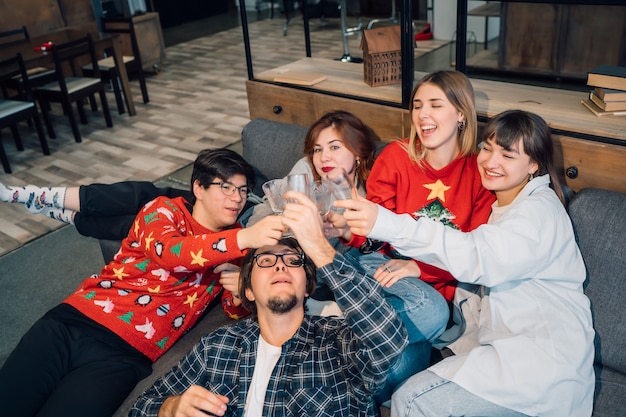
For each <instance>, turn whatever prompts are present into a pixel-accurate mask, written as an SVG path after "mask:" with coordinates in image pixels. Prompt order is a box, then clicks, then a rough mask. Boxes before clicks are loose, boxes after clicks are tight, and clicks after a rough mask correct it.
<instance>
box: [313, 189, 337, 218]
mask: <svg viewBox="0 0 626 417" xmlns="http://www.w3.org/2000/svg"><path fill="white" fill-rule="evenodd" d="M313 199H314V200H315V204H316V205H317V209H318V210H319V212H320V215H321V216H322V218H325V217H326V215H327V214H328V212H329V211H330V207H331V206H332V204H333V201H334V198H333V195H332V193H331V192H330V186H329V185H328V183H327V182H325V181H315V183H314V184H313Z"/></svg>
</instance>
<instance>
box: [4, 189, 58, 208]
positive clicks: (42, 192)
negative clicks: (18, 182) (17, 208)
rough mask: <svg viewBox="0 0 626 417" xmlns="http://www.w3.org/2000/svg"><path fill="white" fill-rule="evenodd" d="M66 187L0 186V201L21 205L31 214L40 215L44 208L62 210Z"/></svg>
mask: <svg viewBox="0 0 626 417" xmlns="http://www.w3.org/2000/svg"><path fill="white" fill-rule="evenodd" d="M66 190H67V188H66V187H37V186H35V185H27V186H25V187H15V186H9V185H4V184H0V201H6V202H9V203H22V204H24V206H26V210H28V211H30V212H31V213H34V214H36V213H41V211H42V210H43V209H44V208H46V207H54V208H57V209H60V208H63V205H64V202H65V192H66Z"/></svg>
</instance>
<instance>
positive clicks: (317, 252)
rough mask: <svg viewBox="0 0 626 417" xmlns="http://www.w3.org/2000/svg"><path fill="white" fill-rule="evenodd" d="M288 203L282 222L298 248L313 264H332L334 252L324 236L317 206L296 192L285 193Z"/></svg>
mask: <svg viewBox="0 0 626 417" xmlns="http://www.w3.org/2000/svg"><path fill="white" fill-rule="evenodd" d="M285 199H289V201H290V203H287V204H286V205H285V211H284V212H283V215H282V217H281V218H282V220H283V223H284V224H285V226H287V227H289V228H290V229H291V231H292V232H293V234H294V236H295V237H296V239H297V240H298V243H299V244H300V247H301V248H302V250H304V252H305V253H306V254H307V255H308V256H309V257H310V258H311V259H312V260H313V262H315V265H317V266H318V267H319V266H323V265H326V264H328V263H330V262H332V260H333V258H334V257H335V250H334V249H333V247H332V246H331V245H330V243H328V239H326V236H324V230H323V225H322V223H323V221H322V217H321V216H320V214H319V210H318V208H317V205H316V204H315V203H314V202H313V201H311V199H310V198H308V197H307V196H306V195H305V194H303V193H299V192H297V191H288V192H286V193H285Z"/></svg>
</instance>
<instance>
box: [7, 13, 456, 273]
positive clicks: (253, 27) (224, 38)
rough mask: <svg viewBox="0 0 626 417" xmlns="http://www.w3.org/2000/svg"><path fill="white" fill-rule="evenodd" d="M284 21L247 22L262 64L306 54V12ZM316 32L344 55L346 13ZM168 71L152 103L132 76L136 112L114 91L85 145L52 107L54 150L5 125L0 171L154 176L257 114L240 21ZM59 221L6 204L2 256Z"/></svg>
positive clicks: (93, 120) (168, 62) (329, 49)
mask: <svg viewBox="0 0 626 417" xmlns="http://www.w3.org/2000/svg"><path fill="white" fill-rule="evenodd" d="M218 18H219V17H218ZM229 18H230V19H232V18H233V16H232V15H231V16H230V17H229ZM283 23H284V20H283V19H281V18H275V19H272V20H270V19H265V20H260V21H256V22H250V23H249V30H250V38H251V43H252V53H253V60H254V65H255V71H263V70H265V69H270V68H273V67H276V66H279V65H283V64H286V63H288V62H291V61H293V60H295V59H298V58H300V57H304V56H305V52H304V50H305V49H304V34H303V25H302V21H301V19H297V18H294V19H292V20H291V22H290V23H289V33H288V36H283V34H282V29H283ZM234 24H236V23H234ZM166 33H167V31H166ZM311 37H312V52H313V56H316V57H327V58H331V59H332V58H338V57H340V56H342V55H343V43H342V40H341V32H340V26H339V19H330V20H328V21H327V22H320V21H312V22H311ZM436 46H438V45H436ZM349 48H350V52H351V54H352V55H353V56H360V55H361V52H360V50H359V38H358V37H357V36H353V37H350V41H349ZM422 48H427V45H422ZM441 49H444V48H441ZM446 55H447V52H446ZM346 65H353V64H349V63H347V64H346ZM161 69H162V71H161V72H160V73H159V74H158V75H155V74H153V75H151V76H149V77H148V80H147V83H148V91H149V94H150V103H148V104H143V103H142V101H141V94H140V91H139V86H138V83H137V82H135V81H131V84H132V89H133V93H134V99H135V103H136V108H137V115H136V116H134V117H129V116H128V115H126V114H124V115H119V114H117V111H116V110H115V104H114V99H113V94H112V93H110V94H109V104H110V105H111V108H112V110H113V124H114V127H113V128H106V126H105V124H104V118H103V117H102V114H101V113H100V112H98V113H96V114H89V124H88V125H81V126H80V129H81V134H82V136H83V142H82V143H76V142H74V139H73V137H72V134H71V131H70V129H69V127H68V126H67V123H66V119H65V117H63V116H62V112H61V111H60V109H59V108H57V107H53V113H54V114H56V116H55V117H54V120H53V123H54V126H55V129H56V132H57V139H50V140H49V143H50V148H51V152H52V155H50V156H44V155H43V154H42V153H41V149H40V147H39V144H38V142H37V140H36V135H34V134H33V132H31V131H30V130H29V128H28V127H27V126H26V125H24V126H23V127H22V139H23V141H24V145H25V148H26V150H25V151H23V152H18V151H16V150H15V146H14V144H13V142H12V140H11V138H10V135H9V132H8V131H7V132H4V135H3V143H4V146H5V149H6V150H7V153H8V156H9V160H10V162H11V167H12V169H13V173H12V174H4V173H0V182H2V183H5V184H12V185H25V184H39V185H67V186H71V185H79V184H88V183H92V182H105V183H108V182H115V181H122V180H127V179H138V180H150V181H155V180H157V179H159V178H163V177H166V176H167V175H168V174H170V173H172V172H174V171H176V170H178V169H180V168H181V167H184V166H186V165H188V164H189V163H190V162H192V161H193V160H194V158H195V155H196V153H197V152H198V151H199V150H201V149H204V148H216V147H223V146H226V145H229V144H232V143H234V142H237V141H238V140H239V139H240V133H241V129H242V128H243V126H244V125H245V124H246V123H247V122H248V121H249V113H248V103H247V97H246V91H245V80H246V79H247V69H246V62H245V56H244V47H243V37H242V31H241V28H240V27H239V26H238V25H236V26H234V27H232V28H230V29H226V30H222V31H220V32H218V33H214V34H211V35H209V36H202V37H199V38H197V39H194V40H190V41H188V42H182V43H178V44H176V45H173V46H170V47H168V48H167V49H166V58H165V60H164V61H163V62H162V65H161ZM60 226H61V223H59V222H57V221H55V220H53V219H49V218H46V217H44V216H42V215H31V214H29V213H28V212H27V211H26V210H25V209H24V208H23V207H21V205H19V204H6V203H0V255H2V254H4V253H7V252H10V251H12V250H14V249H16V248H18V247H20V246H22V245H23V244H24V243H26V242H28V241H30V240H32V239H35V238H36V237H38V236H41V235H43V234H45V233H48V232H49V231H51V230H55V229H57V228H58V227H60ZM0 273H2V272H0Z"/></svg>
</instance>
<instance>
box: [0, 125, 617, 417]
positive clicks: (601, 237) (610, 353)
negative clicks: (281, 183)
mask: <svg viewBox="0 0 626 417" xmlns="http://www.w3.org/2000/svg"><path fill="white" fill-rule="evenodd" d="M306 130H307V129H306V128H304V127H300V126H293V125H286V124H281V123H277V122H271V121H267V120H261V119H257V120H253V121H252V122H250V123H249V124H248V125H246V126H245V128H244V129H243V132H242V143H243V151H242V152H243V156H244V157H245V159H246V160H248V161H249V162H250V163H251V164H252V165H254V167H255V169H256V170H257V176H258V184H257V186H256V187H255V192H256V193H257V194H258V195H262V192H261V191H260V190H261V188H260V187H261V184H262V183H263V181H265V180H266V179H269V178H279V177H283V176H285V175H286V174H287V173H288V172H289V170H290V169H291V167H292V166H293V164H294V163H295V161H297V160H298V159H299V158H301V157H302V148H303V141H304V135H305V133H306ZM569 212H570V216H571V218H572V221H573V223H574V226H575V228H576V231H577V237H578V239H579V244H580V249H581V251H582V254H583V257H584V258H585V262H586V265H587V270H588V283H587V286H586V292H587V294H588V296H589V298H590V299H591V302H592V310H593V316H594V321H595V327H596V331H597V337H596V378H597V384H596V393H595V410H594V414H593V415H594V416H611V417H613V416H623V415H626V343H625V340H626V312H625V311H626V308H624V306H623V301H622V300H624V299H626V291H625V290H624V284H626V280H625V279H624V277H625V272H624V271H626V256H625V253H626V251H625V247H626V246H625V243H626V240H625V239H624V236H626V217H625V216H624V213H626V194H621V193H615V192H610V191H604V190H597V189H587V190H582V191H581V192H579V193H577V194H576V195H575V196H574V197H573V198H572V200H571V202H570V205H569ZM70 236H74V234H72V235H70ZM72 238H76V239H87V238H83V237H80V236H78V237H72ZM56 245H58V246H62V245H64V244H63V243H62V242H59V243H58V244H56ZM118 245H119V242H110V241H107V242H101V250H102V253H103V254H104V257H105V259H108V258H110V256H111V254H112V252H114V251H115V250H117V247H118ZM83 246H84V247H87V245H83ZM60 256H61V255H60ZM70 261H71V263H74V262H76V258H73V259H71V260H70ZM49 262H53V260H50V261H49ZM67 269H68V272H67V275H65V276H73V275H75V274H74V272H76V270H73V269H72V266H70V265H69V264H68V266H67ZM89 273H93V271H90V272H89ZM3 275H5V274H3ZM84 276H88V275H84V274H83V273H80V276H78V277H77V278H76V279H78V278H80V277H84ZM11 280H14V281H16V282H14V283H13V284H14V285H11V294H10V297H11V298H12V299H13V298H15V299H18V300H19V299H22V298H24V297H25V296H26V295H28V294H31V293H32V291H34V289H33V288H34V287H36V291H39V292H41V291H44V292H45V291H46V289H45V288H46V285H45V282H46V281H45V280H41V279H39V280H31V281H28V282H26V283H25V282H24V280H19V282H18V277H15V279H14V278H13V277H8V276H6V275H5V276H3V277H2V280H1V281H2V283H3V287H4V288H5V289H6V288H7V284H11V283H12V281H11ZM79 281H80V280H78V281H76V280H74V281H70V280H68V281H67V282H64V283H55V286H56V287H57V288H55V291H57V293H59V292H60V293H62V294H69V293H70V292H71V291H73V290H74V289H75V288H76V286H77V284H78V282H79ZM31 282H32V284H30V287H33V288H30V289H29V285H26V284H28V283H31ZM51 286H52V285H51ZM59 286H61V287H66V288H60V289H59V288H58V287H59ZM50 307H51V305H45V304H41V305H38V306H32V308H31V309H30V313H31V314H30V315H28V316H22V315H18V314H11V315H10V318H9V320H10V323H12V324H13V326H15V327H19V326H22V327H24V328H28V327H29V326H30V324H32V321H34V318H33V317H37V315H41V314H43V313H44V312H45V311H46V310H47V309H48V308H50ZM39 310H40V311H39ZM34 315H35V316H34ZM22 321H23V322H22ZM227 323H229V319H227V318H226V316H225V314H224V313H223V312H222V311H221V308H220V307H219V305H218V306H214V307H213V308H211V309H209V311H208V312H207V314H206V316H205V317H204V318H203V319H202V320H201V321H200V322H199V323H198V324H197V325H196V327H194V328H193V329H192V330H191V331H189V332H188V333H187V334H186V335H185V336H184V337H183V338H182V339H181V340H180V341H179V342H178V343H176V345H175V346H174V347H173V348H172V349H171V350H170V351H169V352H167V353H166V354H165V355H164V356H163V357H161V358H160V359H159V360H158V361H157V362H156V363H155V364H154V365H153V372H152V375H150V376H149V377H148V378H146V379H144V380H143V381H141V382H140V383H139V384H138V385H137V387H136V388H135V390H134V391H133V392H132V393H131V394H130V395H129V397H128V398H127V400H126V401H125V402H124V403H123V404H122V405H121V406H120V408H119V409H118V411H117V412H116V413H115V415H114V416H115V417H125V416H126V415H127V414H128V411H129V409H130V407H131V406H132V404H133V403H134V401H135V399H136V398H137V396H138V395H139V394H140V393H141V392H142V391H143V390H144V389H146V388H147V387H148V386H150V385H151V384H152V382H153V381H154V380H155V379H156V378H157V377H159V376H160V375H162V374H163V373H165V372H167V370H168V369H170V368H171V367H172V366H174V365H175V364H176V363H177V362H178V359H179V358H180V357H181V356H182V355H183V354H184V353H185V352H186V351H188V350H189V349H190V348H191V346H193V344H194V343H196V341H198V340H199V338H200V336H201V335H203V334H205V333H208V332H211V331H212V330H214V329H215V328H217V327H219V326H222V325H224V324H227ZM15 342H16V341H15ZM15 342H14V341H13V340H11V341H10V342H9V343H13V344H14V343H15ZM5 343H6V342H5ZM0 359H1V360H4V359H3V358H0ZM381 412H382V414H383V415H387V414H388V409H382V410H381Z"/></svg>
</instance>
